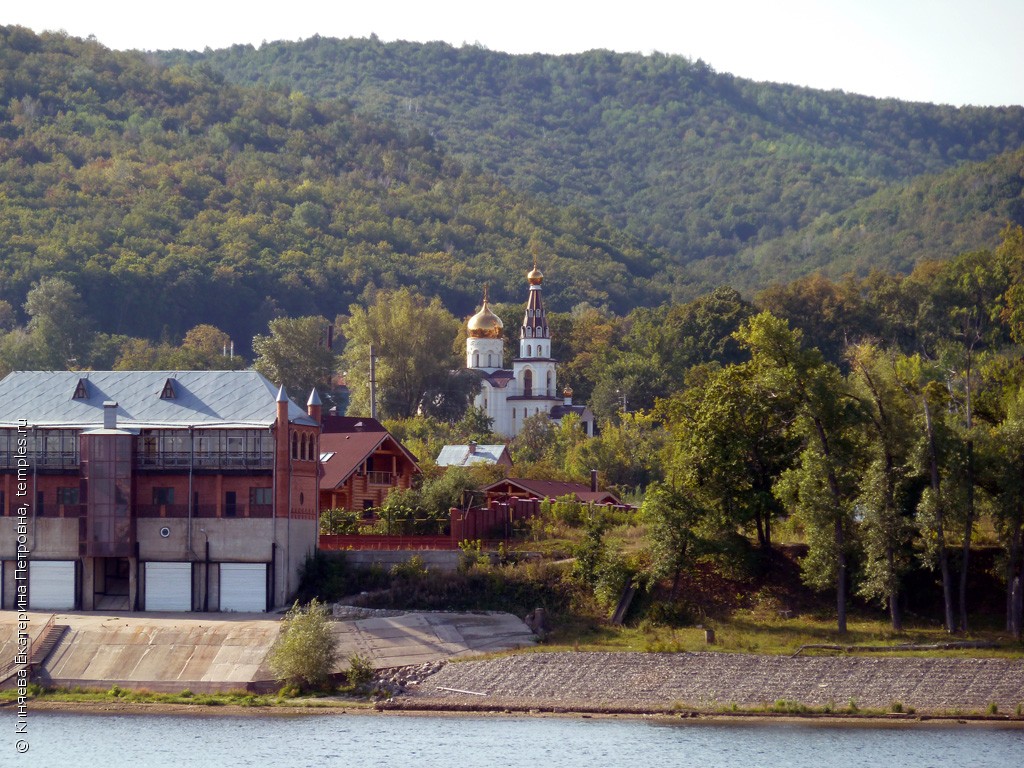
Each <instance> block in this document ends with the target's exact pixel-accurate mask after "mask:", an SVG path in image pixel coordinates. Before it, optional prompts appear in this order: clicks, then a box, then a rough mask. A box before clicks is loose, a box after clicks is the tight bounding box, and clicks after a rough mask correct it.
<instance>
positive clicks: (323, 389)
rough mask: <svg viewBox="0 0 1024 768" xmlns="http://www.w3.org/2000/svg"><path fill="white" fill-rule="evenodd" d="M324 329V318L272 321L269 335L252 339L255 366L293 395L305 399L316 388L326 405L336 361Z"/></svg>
mask: <svg viewBox="0 0 1024 768" xmlns="http://www.w3.org/2000/svg"><path fill="white" fill-rule="evenodd" d="M327 326H328V323H327V320H325V319H324V318H323V317H296V318H290V317H279V318H277V319H275V320H271V321H270V326H269V327H270V334H269V335H267V336H255V337H254V338H253V340H252V348H253V351H254V352H255V353H256V362H255V363H254V367H255V368H256V370H257V371H259V372H260V373H262V374H263V375H264V376H266V377H267V378H268V379H270V381H272V382H273V383H274V384H280V385H283V386H284V387H285V389H286V390H287V391H288V392H290V393H291V394H293V395H295V396H298V397H304V396H305V395H306V394H307V393H309V392H311V391H312V390H313V389H314V388H316V389H317V391H318V392H319V393H320V395H321V397H322V398H323V399H324V402H325V403H326V402H329V400H330V397H331V393H332V390H333V382H332V379H333V376H334V370H335V366H336V358H335V355H334V353H333V352H332V351H331V350H329V349H328V348H327Z"/></svg>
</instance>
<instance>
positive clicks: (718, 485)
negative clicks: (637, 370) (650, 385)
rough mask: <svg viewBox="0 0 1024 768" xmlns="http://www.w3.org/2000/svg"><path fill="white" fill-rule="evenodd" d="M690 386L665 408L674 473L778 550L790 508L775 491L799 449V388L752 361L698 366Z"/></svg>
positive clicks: (720, 511) (704, 499) (662, 408)
mask: <svg viewBox="0 0 1024 768" xmlns="http://www.w3.org/2000/svg"><path fill="white" fill-rule="evenodd" d="M687 384H688V387H687V389H686V391H685V392H683V393H681V394H679V395H677V396H675V397H673V398H671V399H670V400H668V401H663V402H662V403H660V408H659V410H660V411H661V412H662V413H663V414H665V418H666V420H667V425H668V431H669V433H670V435H671V440H670V447H669V458H668V463H669V467H670V471H671V476H672V478H673V479H674V481H675V482H678V483H681V484H683V485H685V486H686V487H687V488H688V489H689V490H690V492H691V493H693V494H695V495H696V496H697V497H698V498H700V499H701V501H702V503H704V504H705V505H707V506H708V507H710V508H712V509H715V510H717V512H718V514H719V515H721V516H722V517H723V518H724V519H728V520H730V521H732V523H733V524H734V525H736V526H738V527H742V528H746V529H749V528H750V527H751V526H753V528H754V530H755V531H756V533H757V540H758V543H759V545H760V546H762V547H765V548H770V547H771V545H772V526H773V523H774V521H775V519H776V518H778V517H779V516H780V515H781V514H782V513H783V511H784V508H783V506H782V504H781V502H780V501H779V500H778V498H776V496H775V495H774V494H773V493H772V488H773V486H774V485H775V483H776V482H777V481H778V479H779V475H780V474H781V473H782V472H783V470H785V469H787V468H788V467H790V466H791V465H792V463H793V460H794V458H795V455H796V453H797V451H798V449H799V441H798V440H797V438H796V435H794V434H793V432H792V430H791V429H790V425H791V424H792V422H793V419H794V417H795V413H796V408H797V401H796V399H795V397H794V393H793V392H786V391H781V390H780V389H778V388H777V387H775V386H773V385H772V383H771V380H770V379H766V378H765V377H763V376H759V375H758V367H757V366H756V365H754V364H752V363H750V362H747V363H741V364H738V365H730V366H727V367H726V368H711V367H709V368H705V369H704V370H702V371H701V370H694V371H693V372H691V374H690V376H689V377H688V378H687Z"/></svg>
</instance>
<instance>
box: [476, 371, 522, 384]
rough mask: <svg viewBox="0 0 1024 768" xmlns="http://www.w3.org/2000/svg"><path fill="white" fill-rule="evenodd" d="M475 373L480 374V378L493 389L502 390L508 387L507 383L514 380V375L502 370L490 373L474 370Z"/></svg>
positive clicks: (511, 372)
mask: <svg viewBox="0 0 1024 768" xmlns="http://www.w3.org/2000/svg"><path fill="white" fill-rule="evenodd" d="M474 370H476V369H474ZM476 372H477V373H479V374H480V378H482V379H483V380H485V381H486V382H487V383H489V384H490V385H491V386H492V387H494V388H495V389H504V388H505V387H507V386H508V385H509V382H511V381H515V380H516V376H515V373H514V372H513V371H509V370H506V369H504V368H501V369H499V370H497V371H492V372H491V373H487V372H486V371H480V370H476Z"/></svg>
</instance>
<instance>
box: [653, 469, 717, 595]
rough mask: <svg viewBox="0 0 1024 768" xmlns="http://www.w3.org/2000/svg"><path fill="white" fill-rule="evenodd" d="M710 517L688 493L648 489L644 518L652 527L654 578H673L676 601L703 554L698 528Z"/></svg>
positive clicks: (661, 487)
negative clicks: (686, 574) (685, 573)
mask: <svg viewBox="0 0 1024 768" xmlns="http://www.w3.org/2000/svg"><path fill="white" fill-rule="evenodd" d="M706 515H707V512H706V510H704V509H703V508H702V507H701V506H700V505H699V504H698V503H697V502H696V501H695V500H694V499H693V497H691V496H690V495H689V494H687V493H685V492H684V491H681V490H678V489H676V488H673V487H672V486H669V485H665V484H664V483H655V484H654V485H652V486H651V487H650V488H648V489H647V495H646V496H645V497H644V502H643V504H642V505H641V507H640V516H641V518H642V519H643V520H644V521H645V522H646V523H647V526H648V537H649V538H650V545H651V570H652V575H653V576H654V577H655V578H669V577H671V579H672V593H671V594H672V599H673V600H674V599H675V597H676V594H677V592H678V589H679V576H680V574H681V573H682V571H683V569H684V568H685V567H686V566H687V565H689V564H690V563H691V562H692V561H693V560H694V558H695V557H696V556H697V555H699V554H701V553H702V551H703V549H702V548H703V543H704V542H703V539H702V537H701V536H700V534H699V532H698V528H699V526H700V525H701V523H702V521H703V520H704V518H705V517H706Z"/></svg>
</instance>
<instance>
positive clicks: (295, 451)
mask: <svg viewBox="0 0 1024 768" xmlns="http://www.w3.org/2000/svg"><path fill="white" fill-rule="evenodd" d="M292 458H293V459H297V458H299V433H298V432H292Z"/></svg>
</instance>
